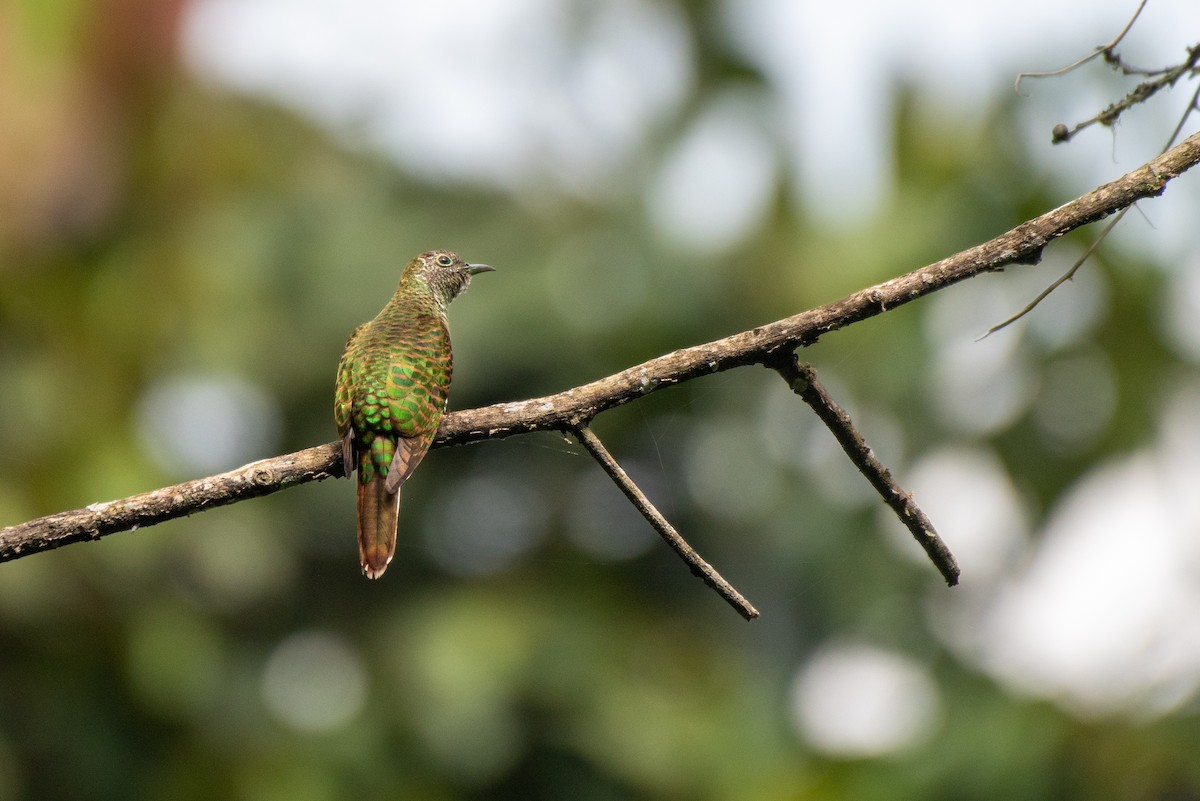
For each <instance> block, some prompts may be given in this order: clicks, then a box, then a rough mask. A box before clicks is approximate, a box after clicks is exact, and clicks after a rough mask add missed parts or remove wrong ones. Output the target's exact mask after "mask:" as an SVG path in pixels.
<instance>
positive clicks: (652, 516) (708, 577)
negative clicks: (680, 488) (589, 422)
mask: <svg viewBox="0 0 1200 801" xmlns="http://www.w3.org/2000/svg"><path fill="white" fill-rule="evenodd" d="M572 433H574V435H575V438H576V439H578V440H579V443H580V444H581V445H583V447H584V448H586V449H587V452H588V453H590V454H591V455H592V456H593V458H595V460H596V461H597V462H599V463H600V466H601V467H602V468H604V472H605V473H608V477H609V478H611V479H612V480H613V483H614V484H616V485H617V486H618V487H619V488H620V490H621V492H623V493H625V497H626V498H628V499H629V502H630V503H632V504H633V505H634V507H635V508H636V509H637V510H638V511H639V512H641V513H642V517H644V518H646V520H647V521H648V522H649V523H650V525H652V526H654V530H655V531H657V532H658V533H659V536H661V537H662V538H663V540H665V541H666V543H667V545H670V546H671V548H672V550H674V551H675V553H677V554H679V557H680V558H681V559H683V561H684V562H686V563H687V565H688V567H689V568H691V570H692V574H693V575H695V576H699V577H700V578H701V579H702V580H703V581H704V583H705V584H707V585H708V586H710V587H712V588H713V589H714V590H716V591H717V594H718V595H720V596H721V597H722V598H724V599H725V600H726V601H727V602H728V603H729V605H730V606H732V607H733V608H734V609H736V610H737V611H738V613H739V614H740V615H741V616H742V617H744V618H746V620H753V619H754V618H756V617H758V610H757V609H755V608H754V606H753V605H752V604H751V603H750V602H749V601H747V600H746V599H745V598H744V597H743V596H742V594H741V593H740V592H738V591H737V590H735V589H734V588H733V585H731V584H730V583H729V582H728V581H726V580H725V579H724V578H722V576H721V574H720V573H718V572H717V571H716V569H715V568H714V567H713V566H712V565H710V564H709V563H708V562H706V561H704V559H702V558H701V557H700V554H698V553H696V550H695V549H694V548H692V546H691V545H688V543H687V540H685V539H684V538H683V537H682V536H680V534H679V532H678V531H676V530H675V528H674V527H673V526H672V525H671V524H670V523H668V522H667V519H666V518H665V517H663V516H662V514H661V513H660V512H659V511H658V509H656V508H654V504H652V503H651V502H650V499H649V498H647V497H646V494H645V493H644V492H642V491H641V489H639V488H638V485H637V484H635V483H633V479H631V478H630V477H629V474H628V473H626V472H625V470H624V469H622V467H621V465H619V464H617V460H616V459H614V458H613V457H612V454H611V453H609V452H608V449H607V448H605V447H604V443H602V442H601V441H600V438H599V437H597V436H596V435H595V434H594V433H593V432H592V429H590V428H588V427H587V426H580V427H578V428H576V429H574V431H573V432H572Z"/></svg>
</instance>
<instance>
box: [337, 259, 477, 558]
mask: <svg viewBox="0 0 1200 801" xmlns="http://www.w3.org/2000/svg"><path fill="white" fill-rule="evenodd" d="M494 269H496V268H495V267H492V266H491V265H488V264H468V263H467V262H465V261H463V259H462V258H461V257H460V256H459V255H458V254H457V253H454V252H453V251H449V250H429V251H426V252H424V253H422V254H420V255H419V256H417V257H416V258H414V259H413V260H412V261H410V262H409V263H408V265H407V266H406V267H405V268H404V272H403V273H402V274H401V276H400V283H399V284H398V285H397V286H396V292H395V294H393V295H392V299H391V300H389V301H388V303H387V305H386V306H384V307H383V310H382V311H380V312H379V314H378V315H376V317H375V319H373V320H371V321H370V322H366V323H363V324H362V325H360V326H358V327H357V328H355V329H354V332H353V333H352V334H351V335H350V340H349V341H348V342H347V343H346V350H345V351H344V352H343V353H342V358H341V360H340V361H339V362H338V370H337V383H336V390H335V397H334V409H333V417H334V423H335V424H336V425H337V432H338V436H339V437H340V438H341V444H342V464H343V465H344V469H345V475H346V476H347V477H349V476H351V475H352V474H353V473H354V472H355V471H357V472H358V480H357V496H358V555H359V562H360V563H361V565H362V572H363V573H364V574H365V575H366V576H367V578H371V579H377V578H379V577H380V576H382V575H383V571H384V570H386V569H387V566H388V564H389V563H390V562H391V561H392V557H393V555H394V554H395V552H396V534H397V529H398V523H399V518H400V487H401V485H402V484H403V483H404V482H405V481H406V480H407V479H408V477H409V476H411V475H412V472H413V470H415V469H416V468H417V465H418V464H420V462H421V459H422V458H424V456H425V454H426V453H427V452H428V451H429V446H430V445H432V444H433V439H434V435H435V434H437V429H438V423H440V422H441V419H442V414H443V413H444V412H445V410H446V399H447V395H448V393H449V390H450V377H451V374H452V372H453V351H452V349H451V347H450V330H449V327H448V325H447V321H446V309H447V307H448V306H449V305H450V301H452V300H454V299H455V298H456V297H458V295H460V294H461V293H462V292H463V290H465V289H466V288H467V286H468V285H469V284H470V283H471V277H472V276H474V275H478V274H479V273H483V272H490V271H492V270H494Z"/></svg>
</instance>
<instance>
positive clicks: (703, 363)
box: [0, 134, 1200, 562]
mask: <svg viewBox="0 0 1200 801" xmlns="http://www.w3.org/2000/svg"><path fill="white" fill-rule="evenodd" d="M1196 164H1200V134H1193V135H1192V136H1190V137H1188V138H1187V139H1185V140H1184V141H1183V142H1182V143H1180V144H1179V145H1177V146H1176V147H1174V148H1172V149H1171V150H1169V151H1168V152H1166V153H1164V154H1163V155H1162V156H1160V157H1158V158H1156V159H1154V160H1153V161H1151V162H1149V163H1148V164H1145V165H1143V166H1141V167H1138V168H1137V169H1135V170H1133V171H1131V172H1129V173H1127V174H1126V175H1124V176H1122V177H1121V178H1118V179H1117V180H1115V181H1111V182H1109V183H1107V184H1104V185H1102V186H1099V187H1097V188H1096V189H1093V190H1092V191H1091V192H1088V193H1087V194H1085V195H1083V196H1082V197H1079V198H1076V199H1075V200H1073V201H1071V202H1069V203H1066V204H1064V205H1062V206H1060V207H1058V208H1057V209H1054V210H1052V211H1048V212H1046V213H1045V214H1043V215H1041V216H1039V217H1035V218H1033V219H1032V220H1029V221H1027V222H1024V223H1021V224H1020V225H1018V226H1017V227H1016V228H1013V229H1012V230H1010V231H1007V232H1005V233H1003V234H1001V235H1000V236H997V237H996V238H994V239H992V240H989V241H987V242H984V243H982V244H979V245H976V246H974V247H972V248H968V249H967V250H964V251H962V252H960V253H956V254H954V255H953V256H949V257H947V258H945V259H942V260H941V261H938V262H934V263H933V264H929V265H927V266H925V267H922V268H920V269H918V270H913V271H912V272H910V273H906V274H904V275H901V276H898V277H896V278H893V279H891V280H890V281H885V282H883V283H881V284H877V285H875V286H872V287H867V288H866V289H863V290H860V291H858V292H855V293H854V294H852V295H849V296H847V297H845V298H842V299H841V300H838V301H834V302H833V303H829V304H826V305H824V306H818V307H815V308H812V309H809V310H807V311H804V312H801V313H799V314H796V315H793V316H791V317H785V318H784V319H782V320H776V321H774V322H771V323H766V324H764V325H761V326H758V327H756V328H752V329H750V330H748V331H742V332H741V333H738V334H733V335H732V336H728V337H725V338H723V339H718V340H714V341H712V342H707V343H705V344H702V345H695V346H692V347H690V348H683V349H681V350H677V351H674V352H672V353H668V354H666V355H664V356H659V357H658V358H655V359H651V360H649V361H646V362H643V363H642V364H638V365H635V366H633V367H630V368H627V369H625V370H622V371H621V372H619V373H615V374H613V375H610V376H607V377H605V378H601V379H599V380H597V381H593V382H591V383H590V384H584V385H582V386H578V387H572V388H571V389H567V390H564V391H562V392H558V393H556V394H553V395H546V396H544V397H539V398H531V399H529V400H523V401H514V402H509V403H498V404H495V405H492V406H484V407H482V408H479V409H468V410H464V411H458V412H453V413H451V414H447V415H446V416H445V417H444V418H442V424H441V427H440V428H439V429H438V436H437V439H436V440H435V442H434V447H435V448H438V447H445V446H447V445H463V444H466V443H468V442H478V441H480V440H485V439H502V438H504V437H511V436H515V435H518V434H526V433H529V432H532V431H562V430H571V429H573V428H574V427H576V426H578V425H580V424H586V423H588V422H590V421H591V420H592V419H593V418H594V417H595V416H596V415H598V414H600V413H601V412H603V411H605V410H606V409H612V408H615V407H617V406H621V405H623V404H625V403H629V402H630V401H634V400H637V399H638V398H641V397H642V396H644V395H648V394H650V393H651V392H657V391H658V390H661V389H665V388H667V387H670V386H673V385H675V384H679V383H682V382H684V381H690V380H692V379H694V378H699V377H700V376H705V375H711V374H713V373H718V372H721V371H724V370H731V369H733V368H736V367H741V366H744V365H748V364H757V363H761V362H762V361H764V359H767V358H769V357H770V355H771V354H774V353H782V352H785V351H791V350H794V349H795V348H797V347H801V346H805V345H811V344H813V343H815V342H816V341H817V340H818V339H819V338H820V337H822V336H824V335H825V334H827V333H829V332H830V331H836V330H838V329H841V328H845V327H847V326H849V325H853V324H854V323H857V322H859V321H861V320H866V319H868V318H870V317H874V316H876V315H878V314H883V313H884V312H887V311H890V310H892V309H894V308H896V307H898V306H903V305H904V304H906V303H910V302H912V301H914V300H917V299H918V298H922V297H925V296H926V295H929V294H932V293H933V292H936V291H938V290H940V289H945V288H946V287H948V286H952V285H953V284H956V283H958V282H959V281H965V280H967V279H969V278H973V277H975V276H977V275H980V274H982V273H987V272H995V271H999V270H1003V269H1004V268H1005V267H1007V266H1010V265H1016V264H1036V263H1037V262H1038V261H1039V260H1040V259H1041V256H1042V252H1043V250H1044V249H1045V247H1046V245H1048V244H1049V243H1050V242H1052V241H1053V240H1054V239H1056V238H1058V237H1060V236H1062V235H1063V234H1066V233H1069V232H1070V231H1073V230H1075V229H1077V228H1081V227H1083V226H1084V225H1087V224H1088V223H1091V222H1095V221H1096V220H1099V219H1102V218H1104V217H1107V216H1108V215H1110V214H1113V213H1115V212H1118V211H1120V210H1121V209H1123V208H1125V207H1127V206H1129V205H1131V204H1133V203H1134V202H1135V201H1137V200H1141V199H1143V198H1148V197H1153V196H1156V195H1159V194H1162V192H1163V190H1164V189H1165V188H1166V186H1167V183H1168V182H1169V181H1171V180H1172V179H1174V178H1175V177H1176V176H1178V175H1180V174H1182V173H1183V172H1185V171H1186V170H1188V169H1190V168H1192V167H1193V166H1195V165H1196ZM250 469H254V470H256V471H258V472H257V473H256V474H255V475H257V476H259V477H260V479H261V480H256V481H254V482H253V483H254V491H253V492H243V490H242V489H239V488H242V487H243V480H242V479H241V478H238V477H237V474H239V473H241V472H242V471H244V470H250ZM341 475H343V471H342V457H341V445H340V443H337V442H330V443H327V444H325V445H319V446H316V447H313V448H308V449H306V450H304V451H299V452H297V453H289V454H284V455H282V456H276V457H273V458H270V459H263V460H262V461H259V462H255V463H254V464H253V465H247V466H246V467H244V468H240V469H239V470H235V471H232V473H226V474H222V475H220V476H210V477H208V478H202V479H197V480H195V481H189V482H187V483H186V484H181V485H178V487H168V488H165V489H160V490H155V491H154V492H152V493H146V494H144V495H137V496H134V497H132V498H126V499H124V500H120V501H111V502H109V503H106V504H96V505H93V506H92V507H89V508H85V509H76V510H74V511H69V512H59V513H57V514H52V515H48V516H46V517H41V518H37V519H35V520H29V521H26V522H24V523H19V524H16V525H12V526H9V527H7V528H4V529H0V562H6V561H10V560H12V559H17V558H20V557H22V556H27V555H30V554H34V553H40V552H43V551H48V550H51V549H53V548H57V547H59V546H62V545H66V544H68V543H72V542H80V541H83V540H89V539H97V538H99V537H101V536H104V535H106V534H113V533H116V532H119V531H130V530H133V529H135V528H139V527H141V528H145V527H147V526H151V525H154V524H155V523H160V522H162V521H164V520H170V519H173V518H176V517H181V516H183V515H187V514H191V513H193V512H198V511H202V510H204V509H208V508H211V507H213V506H220V505H222V504H227V503H232V502H234V501H237V500H241V499H243V498H246V497H251V496H252V495H266V494H268V493H271V492H277V491H279V490H281V489H285V488H286V487H290V486H295V485H297V484H303V483H305V482H308V481H320V480H322V479H325V478H329V477H330V476H341ZM184 488H186V491H183V489H184ZM150 497H153V499H154V502H153V504H148V503H146V499H147V498H150Z"/></svg>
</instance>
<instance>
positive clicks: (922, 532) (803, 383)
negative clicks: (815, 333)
mask: <svg viewBox="0 0 1200 801" xmlns="http://www.w3.org/2000/svg"><path fill="white" fill-rule="evenodd" d="M768 366H769V367H771V368H772V369H773V370H775V371H776V372H777V373H779V375H780V376H781V377H782V378H783V380H784V381H786V382H787V383H788V386H790V387H791V388H792V391H793V392H795V393H796V394H797V395H799V396H800V397H801V399H803V401H804V402H805V403H807V404H808V405H809V406H810V407H811V408H812V410H813V412H815V413H816V415H817V417H819V418H820V419H821V422H822V423H824V424H825V426H826V427H827V428H828V429H829V430H830V432H831V433H832V434H833V436H834V438H835V439H836V440H837V441H838V444H839V445H841V446H842V450H843V451H845V452H846V456H848V457H850V461H851V462H853V463H854V466H855V467H857V468H858V470H859V472H860V473H862V474H863V475H864V476H865V477H866V479H867V481H869V482H870V483H871V486H872V487H874V488H875V491H876V492H878V493H879V495H880V497H882V498H883V502H884V503H886V504H887V505H888V506H890V507H891V509H892V511H893V512H895V513H896V516H897V517H898V518H900V522H901V523H903V524H904V525H905V526H907V527H908V530H909V531H911V532H912V535H913V537H914V538H915V539H916V541H917V543H918V544H919V545H920V546H921V547H922V548H924V549H925V553H927V554H928V555H929V559H930V560H931V561H932V562H933V564H934V566H935V567H936V568H937V569H938V572H940V573H941V574H942V578H944V579H945V580H946V584H948V585H949V586H951V587H953V586H954V585H955V584H957V583H958V575H959V570H958V563H957V562H956V561H955V559H954V554H952V553H951V552H950V549H949V548H948V547H946V543H945V542H943V541H942V538H941V537H940V536H938V533H937V531H936V530H935V529H934V527H933V523H932V522H930V520H929V517H928V516H926V514H925V513H924V512H922V511H921V508H920V507H919V506H917V502H916V501H914V500H913V498H912V496H911V495H909V494H908V493H907V492H905V491H904V490H903V489H902V488H901V487H900V485H899V484H897V483H896V480H895V479H894V478H892V474H891V473H890V472H889V471H888V469H887V468H886V467H884V466H883V465H882V464H880V462H879V459H877V458H875V453H874V451H872V450H871V449H870V447H868V446H867V443H866V441H865V440H864V439H863V436H862V434H860V433H859V432H858V429H857V428H855V427H854V421H852V420H851V419H850V415H849V413H847V412H846V410H845V409H843V408H842V407H841V406H839V405H838V404H837V401H835V400H834V399H833V398H832V397H830V395H829V393H828V392H827V391H826V390H825V387H823V386H821V384H820V383H819V382H818V381H817V373H816V371H815V370H813V368H812V366H811V365H808V364H802V363H801V362H800V360H799V359H798V358H796V355H795V354H791V355H790V356H789V357H786V358H783V357H781V358H778V359H776V360H774V361H772V362H771V363H770V364H768Z"/></svg>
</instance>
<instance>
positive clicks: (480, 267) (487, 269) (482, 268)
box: [467, 264, 496, 275]
mask: <svg viewBox="0 0 1200 801" xmlns="http://www.w3.org/2000/svg"><path fill="white" fill-rule="evenodd" d="M495 271H496V268H495V267H493V266H492V265H490V264H468V265H467V272H468V273H469V274H471V275H478V274H479V273H491V272H495Z"/></svg>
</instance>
